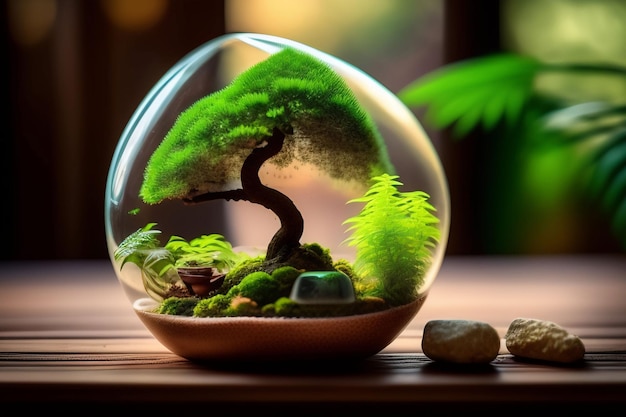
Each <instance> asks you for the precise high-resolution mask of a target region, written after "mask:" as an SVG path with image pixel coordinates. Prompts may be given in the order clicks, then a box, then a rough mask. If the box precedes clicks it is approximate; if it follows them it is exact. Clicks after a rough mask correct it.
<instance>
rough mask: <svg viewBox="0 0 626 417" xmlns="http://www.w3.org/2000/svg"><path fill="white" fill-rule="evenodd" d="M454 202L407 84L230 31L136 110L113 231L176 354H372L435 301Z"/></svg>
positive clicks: (124, 270) (124, 278)
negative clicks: (397, 86) (404, 91)
mask: <svg viewBox="0 0 626 417" xmlns="http://www.w3.org/2000/svg"><path fill="white" fill-rule="evenodd" d="M449 210H450V208H449V195H448V188H447V183H446V179H445V175H444V172H443V169H442V166H441V163H440V160H439V158H438V156H437V154H436V152H435V150H434V147H433V145H432V143H431V142H430V140H429V138H428V137H427V135H426V134H425V132H424V131H423V129H422V128H421V125H420V124H419V122H418V121H417V120H416V118H415V117H414V115H413V114H412V113H411V112H410V111H409V110H408V109H407V108H406V107H405V106H404V105H403V104H402V103H401V102H400V101H399V100H398V98H397V97H396V96H395V95H394V94H392V93H391V92H389V91H388V90H387V89H385V88H384V87H383V86H382V85H380V84H379V83H378V82H376V81H375V80H374V79H372V78H371V77H369V76H368V75H367V74H365V73H364V72H362V71H360V70H359V69H357V68H355V67H353V66H351V65H349V64H347V63H345V62H343V61H341V60H339V59H337V58H335V57H332V56H330V55H328V54H325V53H322V52H320V51H317V50H315V49H313V48H310V47H308V46H305V45H302V44H299V43H296V42H293V41H290V40H286V39H282V38H277V37H273V36H266V35H259V34H230V35H225V36H222V37H220V38H217V39H214V40H212V41H210V42H208V43H206V44H204V45H202V46H200V47H199V48H197V49H196V50H194V51H192V52H191V53H190V54H188V55H187V56H185V57H184V58H183V59H181V60H180V61H179V62H178V63H177V64H176V65H175V66H174V67H173V68H172V69H171V70H169V71H168V72H167V73H166V74H165V75H164V76H163V78H162V79H161V80H160V81H159V82H158V83H157V84H156V85H155V87H154V88H153V89H152V91H150V92H149V94H148V95H147V96H146V98H145V99H144V100H143V102H142V103H141V104H140V106H139V107H138V109H137V110H136V112H135V114H134V115H133V117H132V118H131V120H130V121H129V123H128V125H127V127H126V129H125V131H124V132H123V133H122V136H121V138H120V141H119V144H118V146H117V149H116V152H115V155H114V157H113V160H112V164H111V167H110V171H109V176H108V180H107V187H106V195H105V228H106V238H107V245H108V249H109V255H110V258H111V261H112V263H113V266H114V269H115V271H116V274H117V276H118V278H119V281H120V283H121V284H122V287H123V289H124V291H125V293H126V295H127V296H128V298H129V299H130V302H131V303H132V307H133V309H134V310H135V312H136V313H137V315H138V317H139V318H140V319H141V320H142V322H143V323H144V324H145V325H146V327H147V328H148V329H149V330H150V331H151V332H152V334H153V335H154V336H155V337H156V338H157V339H158V340H159V341H160V342H161V343H162V344H163V345H164V346H165V347H167V348H168V349H170V350H171V351H172V352H173V353H176V354H178V355H180V356H182V357H186V358H188V359H191V360H228V359H232V360H250V359H251V358H252V359H262V360H265V359H267V360H283V359H285V360H287V359H293V358H298V359H302V358H310V359H315V358H353V359H356V358H364V357H367V356H371V355H373V354H376V353H378V352H379V351H380V350H382V349H383V348H385V347H386V346H387V345H388V344H389V343H391V342H392V341H393V340H394V339H395V337H396V336H397V335H398V334H399V333H400V332H401V331H402V330H403V329H404V328H405V327H406V325H407V324H408V323H409V322H410V321H411V320H412V319H413V317H414V316H415V315H416V314H417V312H418V311H419V309H420V307H421V306H422V305H423V303H424V301H425V299H426V297H427V295H428V292H429V288H430V287H431V285H432V283H433V281H434V280H435V278H436V276H437V274H438V271H439V268H440V266H441V262H442V259H443V255H444V252H445V247H446V243H447V239H448V227H449Z"/></svg>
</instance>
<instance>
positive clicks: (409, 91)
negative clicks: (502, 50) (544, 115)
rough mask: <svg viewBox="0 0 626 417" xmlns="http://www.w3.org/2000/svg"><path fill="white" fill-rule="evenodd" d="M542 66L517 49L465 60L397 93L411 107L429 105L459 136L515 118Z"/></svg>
mask: <svg viewBox="0 0 626 417" xmlns="http://www.w3.org/2000/svg"><path fill="white" fill-rule="evenodd" d="M542 67H543V64H541V63H540V62H539V61H537V60H534V59H531V58H527V57H522V56H519V55H515V54H496V55H492V56H488V57H484V58H480V59H474V60H467V61H461V62H459V63H456V64H452V65H449V66H446V67H443V68H441V69H440V70H437V71H434V72H432V73H430V74H428V75H426V76H424V77H421V78H419V79H417V80H416V81H414V82H413V83H411V84H409V85H408V86H407V87H405V88H404V89H403V90H401V91H400V92H399V93H398V97H399V98H400V100H402V101H403V102H404V103H405V104H406V105H407V106H409V107H421V106H426V107H427V113H426V117H427V118H428V119H429V120H430V121H431V122H432V123H433V125H434V126H435V127H437V128H445V127H448V126H450V125H452V124H454V123H456V126H455V130H454V133H455V135H456V136H463V135H465V134H467V133H468V132H469V131H470V130H472V129H474V128H475V127H477V126H478V125H479V124H482V126H483V128H485V129H491V128H493V127H494V126H495V125H497V124H498V122H500V121H501V120H502V119H503V118H506V120H507V122H509V123H511V122H513V121H515V120H517V118H518V117H519V115H520V114H521V112H522V110H523V108H524V105H525V104H526V102H527V101H528V99H529V98H530V96H531V94H532V88H533V80H534V77H535V75H536V74H537V72H538V71H540V70H541V69H542Z"/></svg>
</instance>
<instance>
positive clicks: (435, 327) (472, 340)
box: [422, 320, 500, 364]
mask: <svg viewBox="0 0 626 417" xmlns="http://www.w3.org/2000/svg"><path fill="white" fill-rule="evenodd" d="M499 350H500V336H498V332H497V331H496V329H494V328H493V327H492V326H491V325H489V324H487V323H483V322H480V321H473V320H431V321H429V322H428V323H426V326H425V327H424V335H423V337H422V351H423V352H424V354H425V355H426V356H427V357H428V358H430V359H432V360H434V361H441V362H450V363H463V364H481V363H488V362H491V361H492V360H494V359H495V358H496V357H497V356H498V352H499Z"/></svg>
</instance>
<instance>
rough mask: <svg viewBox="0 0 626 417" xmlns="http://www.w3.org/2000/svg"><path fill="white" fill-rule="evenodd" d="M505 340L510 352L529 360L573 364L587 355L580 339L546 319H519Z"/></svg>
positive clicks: (512, 325)
mask: <svg viewBox="0 0 626 417" xmlns="http://www.w3.org/2000/svg"><path fill="white" fill-rule="evenodd" d="M504 339H505V344H506V348H507V349H508V351H509V352H510V353H512V354H513V355H516V356H520V357H523V358H528V359H538V360H543V361H550V362H562V363H570V362H576V361H579V360H582V359H583V358H584V355H585V345H584V344H583V342H582V340H581V339H580V338H579V337H578V336H576V335H574V334H571V333H570V332H569V331H567V330H566V329H564V328H563V327H561V326H560V325H558V324H556V323H553V322H550V321H545V320H537V319H529V318H517V319H515V320H513V321H512V322H511V324H510V326H509V329H508V330H507V333H506V335H505V336H504Z"/></svg>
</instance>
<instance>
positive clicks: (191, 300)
mask: <svg viewBox="0 0 626 417" xmlns="http://www.w3.org/2000/svg"><path fill="white" fill-rule="evenodd" d="M198 301H199V300H198V299H197V298H195V297H185V298H179V297H170V298H166V299H165V300H163V302H161V304H160V305H159V308H158V309H157V313H160V314H171V315H177V316H192V315H193V312H194V309H195V307H196V305H197V303H198Z"/></svg>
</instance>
